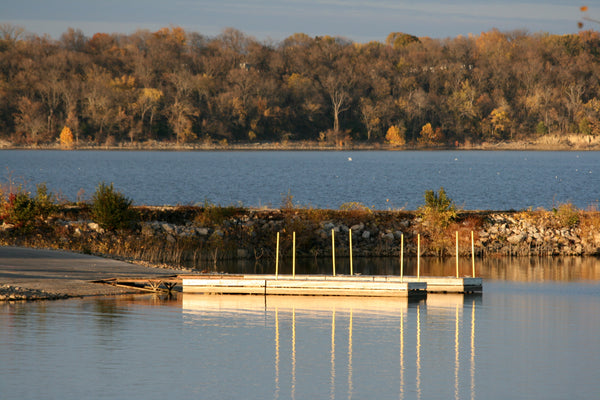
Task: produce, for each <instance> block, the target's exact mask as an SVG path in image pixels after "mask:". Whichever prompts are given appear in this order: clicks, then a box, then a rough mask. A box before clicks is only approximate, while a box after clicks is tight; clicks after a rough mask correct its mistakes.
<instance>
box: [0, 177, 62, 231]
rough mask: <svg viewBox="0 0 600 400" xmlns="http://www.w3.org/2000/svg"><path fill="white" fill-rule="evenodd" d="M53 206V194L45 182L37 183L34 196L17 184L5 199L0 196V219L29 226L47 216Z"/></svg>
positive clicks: (52, 209)
mask: <svg viewBox="0 0 600 400" xmlns="http://www.w3.org/2000/svg"><path fill="white" fill-rule="evenodd" d="M55 208H56V206H55V204H54V201H53V195H52V193H50V192H48V188H47V187H46V185H45V184H39V185H37V192H36V195H35V197H31V194H30V193H29V192H27V191H25V190H23V188H22V187H21V186H19V187H17V189H16V191H15V192H12V193H10V194H9V195H8V197H7V198H6V199H5V198H4V197H3V196H2V201H1V203H0V209H1V212H0V220H2V221H6V222H8V223H11V224H15V225H17V226H30V225H32V224H34V223H35V222H36V221H38V220H40V221H43V220H45V219H46V218H48V216H49V215H50V214H51V213H52V212H53V211H54V210H55Z"/></svg>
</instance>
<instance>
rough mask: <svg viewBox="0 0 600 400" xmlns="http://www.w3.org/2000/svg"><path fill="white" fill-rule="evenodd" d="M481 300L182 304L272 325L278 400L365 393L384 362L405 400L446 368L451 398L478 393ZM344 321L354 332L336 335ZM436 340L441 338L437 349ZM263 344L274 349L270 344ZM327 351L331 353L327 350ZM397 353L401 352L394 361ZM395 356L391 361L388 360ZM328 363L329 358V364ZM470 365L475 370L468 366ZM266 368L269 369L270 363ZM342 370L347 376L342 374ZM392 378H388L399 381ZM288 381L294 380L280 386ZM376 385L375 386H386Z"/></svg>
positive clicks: (196, 300)
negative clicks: (443, 350) (478, 307)
mask: <svg viewBox="0 0 600 400" xmlns="http://www.w3.org/2000/svg"><path fill="white" fill-rule="evenodd" d="M478 298H479V299H480V297H477V296H476V297H472V298H471V297H469V299H471V301H469V302H468V303H467V302H466V301H465V296H464V295H457V294H442V295H435V294H429V295H428V297H427V299H426V300H421V301H419V302H417V303H414V302H409V301H408V300H407V299H397V298H342V297H333V296H331V297H320V296H267V297H266V299H265V298H264V297H263V296H236V295H230V296H214V295H212V296H205V295H199V294H186V293H184V296H183V301H182V307H183V308H184V310H185V312H186V313H188V314H189V315H191V316H196V317H198V316H199V317H202V315H205V316H207V317H210V318H211V320H214V316H215V315H225V314H226V315H227V316H228V318H229V317H232V318H235V319H236V321H239V320H241V321H243V322H244V324H249V323H250V322H247V321H254V322H255V323H256V322H258V321H266V322H263V324H264V329H267V332H268V330H269V329H272V330H271V332H272V336H271V337H272V338H273V339H272V340H273V341H272V342H271V343H273V347H272V350H271V354H272V357H273V358H271V360H272V361H271V365H272V367H271V368H272V369H271V371H273V375H271V376H273V377H274V382H273V381H271V382H273V392H272V393H273V397H274V398H276V399H279V398H292V399H295V398H296V397H299V398H305V397H306V394H305V391H307V390H309V389H310V390H313V391H314V390H316V389H315V388H318V387H321V386H322V387H321V389H320V393H322V394H324V393H323V392H329V396H328V397H329V398H330V399H335V398H336V397H338V398H339V397H340V396H342V397H347V398H348V399H352V398H356V397H363V396H364V395H365V390H367V389H366V388H367V387H370V386H369V385H371V384H373V383H372V381H374V380H377V379H379V376H378V375H379V374H378V372H377V370H378V369H380V368H381V369H382V371H383V372H385V375H386V376H396V377H398V385H394V386H395V389H394V391H395V393H396V395H394V397H398V398H399V399H405V398H417V399H421V398H429V397H430V391H431V390H433V389H432V388H433V387H435V386H436V385H438V382H434V381H435V380H436V379H437V377H439V376H440V374H441V378H442V379H443V375H448V376H447V378H448V379H449V381H453V385H451V386H449V387H448V388H447V396H446V397H454V398H455V399H460V398H461V397H462V398H467V397H470V398H471V399H475V388H476V369H475V363H476V357H477V354H476V341H475V340H476V337H475V333H476V315H475V313H476V302H477V299H478ZM469 306H470V307H469ZM468 308H471V314H470V315H469V317H470V318H469V320H470V321H469V320H466V321H469V322H468V323H466V321H465V316H466V315H468V314H466V313H465V310H467V309H468ZM465 314H466V315H465ZM269 320H270V321H271V323H269ZM390 322H393V324H390ZM237 323H238V322H236V324H237ZM299 323H301V325H298V324H299ZM340 323H342V324H343V325H345V326H347V329H348V331H347V334H344V335H339V336H338V334H339V333H340V332H338V331H337V330H336V327H337V326H338V325H339V324H340ZM230 325H231V324H229V325H228V326H230ZM327 325H329V326H328V329H327V330H328V331H329V332H328V334H329V335H328V336H329V340H328V342H329V343H328V345H327V347H329V348H328V349H327V350H328V351H324V350H325V348H323V347H322V346H325V341H324V340H323V339H325V337H326V336H324V335H323V333H324V332H323V330H322V328H323V327H324V326H327ZM394 326H395V328H394ZM390 328H392V329H393V331H390ZM394 331H395V333H393V332H394ZM390 333H392V336H393V337H395V338H396V339H395V340H394V342H393V343H392V342H389V343H388V342H386V341H387V340H389V335H390ZM288 335H289V336H288ZM396 335H397V336H396ZM286 337H287V339H286ZM467 337H468V339H467ZM450 338H452V339H450ZM299 339H300V342H299V341H298V340H299ZM444 340H445V341H446V342H447V344H448V347H447V348H448V349H450V348H453V351H452V353H453V354H452V357H451V358H450V357H445V355H444V354H440V353H439V349H440V347H439V346H440V345H443V343H444ZM344 341H347V343H344ZM286 342H287V343H288V345H286V344H285V343H286ZM336 342H338V343H336ZM339 342H341V344H343V345H344V346H343V347H344V348H346V351H344V353H346V354H345V357H342V358H339V354H336V350H338V351H339V347H340V346H339V344H340V343H339ZM432 343H437V344H436V346H438V347H435V346H433V345H432ZM282 344H283V346H282ZM336 344H337V345H338V346H336ZM390 345H391V346H393V347H395V346H398V348H397V352H394V353H390V352H388V351H387V349H388V348H389V346H390ZM288 346H289V347H288ZM467 346H468V347H469V348H470V349H469V350H467V349H466V347H467ZM441 348H446V347H443V346H442V347H441ZM412 349H414V350H412ZM264 350H267V352H268V349H264ZM264 350H261V352H263V351H264ZM327 353H328V357H327V356H325V354H327ZM463 353H464V354H463ZM392 354H396V356H393V357H392V358H391V359H390V357H389V356H390V355H392ZM449 355H450V354H448V356H449ZM323 356H325V357H326V358H328V360H327V361H326V358H324V357H323ZM465 357H467V358H465ZM319 360H320V361H319ZM444 360H447V362H448V363H447V364H445V363H446V361H444ZM389 361H393V364H387V363H388V362H389ZM326 364H329V365H328V368H327V366H326ZM469 364H470V369H469V370H464V371H463V368H464V367H465V366H466V365H469ZM373 366H375V368H376V369H375V370H374V369H373ZM262 367H263V368H267V369H268V368H269V366H268V363H267V364H266V365H264V366H262ZM357 368H358V369H357ZM327 370H328V371H327ZM450 371H452V372H450ZM390 372H392V374H391V375H390ZM299 373H300V375H299ZM327 375H329V376H328V379H327V378H326V376H327ZM344 375H345V378H346V379H343V378H344ZM451 376H452V378H451ZM340 378H342V379H343V380H344V381H346V384H345V385H343V387H340V386H339V383H340ZM465 378H466V379H467V381H465ZM394 380H395V379H393V380H392V381H388V382H387V383H383V384H384V385H385V384H388V385H389V384H393V381H394ZM469 380H470V381H469ZM286 381H287V382H289V384H288V385H289V386H288V385H286V384H283V386H282V383H283V382H286ZM461 381H462V382H461ZM326 382H327V383H326ZM378 385H379V386H375V388H376V389H377V388H383V387H382V385H380V384H378ZM326 387H327V388H326ZM344 387H345V388H344ZM388 389H390V388H387V389H386V390H388ZM343 392H346V393H345V394H343ZM469 392H470V393H469ZM325 396H326V395H325Z"/></svg>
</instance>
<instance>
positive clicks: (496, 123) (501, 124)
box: [490, 107, 510, 137]
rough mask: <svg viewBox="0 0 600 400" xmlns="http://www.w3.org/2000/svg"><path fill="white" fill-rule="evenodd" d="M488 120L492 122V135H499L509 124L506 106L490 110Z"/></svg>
mask: <svg viewBox="0 0 600 400" xmlns="http://www.w3.org/2000/svg"><path fill="white" fill-rule="evenodd" d="M490 122H491V123H492V136H494V137H500V136H501V135H502V133H504V132H505V131H506V130H507V129H508V125H509V124H510V119H509V117H508V111H507V110H506V107H498V108H495V109H494V110H492V112H491V113H490Z"/></svg>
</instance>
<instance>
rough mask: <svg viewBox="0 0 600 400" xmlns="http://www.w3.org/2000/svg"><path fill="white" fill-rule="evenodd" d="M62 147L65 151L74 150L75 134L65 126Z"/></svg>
mask: <svg viewBox="0 0 600 400" xmlns="http://www.w3.org/2000/svg"><path fill="white" fill-rule="evenodd" d="M59 140H60V147H62V148H63V149H72V148H73V132H71V128H69V127H68V126H65V127H64V128H63V129H62V131H61V132H60V137H59Z"/></svg>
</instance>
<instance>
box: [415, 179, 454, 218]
mask: <svg viewBox="0 0 600 400" xmlns="http://www.w3.org/2000/svg"><path fill="white" fill-rule="evenodd" d="M424 197H425V205H423V206H421V207H419V213H420V216H421V217H422V218H423V219H424V220H428V221H429V222H430V223H435V224H436V225H440V226H441V227H442V228H445V227H447V226H448V225H449V224H450V222H451V221H453V220H454V219H455V218H456V205H455V204H454V202H453V201H452V199H450V198H449V197H448V196H447V195H446V191H445V190H444V188H443V187H441V188H440V190H439V191H438V192H437V193H436V192H435V191H433V190H426V191H425V195H424Z"/></svg>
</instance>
